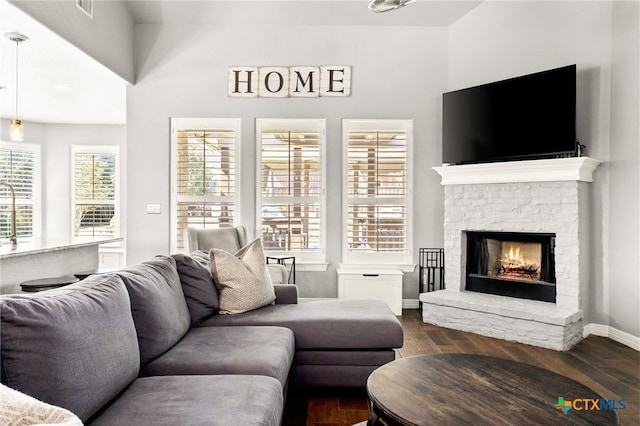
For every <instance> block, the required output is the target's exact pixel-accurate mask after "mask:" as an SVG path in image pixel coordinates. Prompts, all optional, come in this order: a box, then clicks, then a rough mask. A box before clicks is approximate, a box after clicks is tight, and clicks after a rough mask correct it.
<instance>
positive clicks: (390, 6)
mask: <svg viewBox="0 0 640 426" xmlns="http://www.w3.org/2000/svg"><path fill="white" fill-rule="evenodd" d="M414 1H415V0H371V2H369V9H370V10H371V11H372V12H376V13H381V12H388V11H390V10H394V9H400V8H401V7H404V6H406V5H408V4H409V3H413V2H414Z"/></svg>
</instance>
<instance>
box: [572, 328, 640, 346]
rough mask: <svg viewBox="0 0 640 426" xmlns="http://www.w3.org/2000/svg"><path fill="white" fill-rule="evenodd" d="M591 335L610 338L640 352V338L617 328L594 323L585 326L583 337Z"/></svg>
mask: <svg viewBox="0 0 640 426" xmlns="http://www.w3.org/2000/svg"><path fill="white" fill-rule="evenodd" d="M591 334H593V335H594V336H600V337H608V338H609V339H611V340H615V341H616V342H618V343H622V344H623V345H625V346H629V347H630V348H631V349H635V350H636V351H640V337H636V336H634V335H632V334H629V333H627V332H624V331H620V330H618V329H617V328H613V327H610V326H608V325H602V324H593V323H591V324H587V325H585V326H584V329H583V332H582V335H583V337H587V336H589V335H591Z"/></svg>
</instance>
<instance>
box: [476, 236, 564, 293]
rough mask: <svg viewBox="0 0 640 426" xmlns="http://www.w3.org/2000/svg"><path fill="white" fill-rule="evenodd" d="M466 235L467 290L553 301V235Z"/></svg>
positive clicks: (554, 290)
mask: <svg viewBox="0 0 640 426" xmlns="http://www.w3.org/2000/svg"><path fill="white" fill-rule="evenodd" d="M466 234H467V278H466V290H467V291H475V292H480V293H489V294H496V295H500V296H509V297H516V298H520V299H531V300H540V301H543V302H553V303H555V302H556V277H555V262H554V250H555V234H542V233H521V232H472V231H467V232H466Z"/></svg>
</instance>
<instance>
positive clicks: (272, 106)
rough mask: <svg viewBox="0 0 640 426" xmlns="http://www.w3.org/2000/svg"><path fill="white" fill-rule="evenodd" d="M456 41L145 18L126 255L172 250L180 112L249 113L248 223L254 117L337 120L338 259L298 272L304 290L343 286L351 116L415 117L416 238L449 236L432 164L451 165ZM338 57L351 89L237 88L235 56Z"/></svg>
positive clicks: (441, 33) (133, 102)
mask: <svg viewBox="0 0 640 426" xmlns="http://www.w3.org/2000/svg"><path fill="white" fill-rule="evenodd" d="M446 40H447V39H446V29H442V28H435V29H434V28H417V27H416V28H399V27H379V28H378V27H375V28H374V27H342V26H331V27H322V26H304V27H296V26H286V27H283V26H277V27H276V26H274V27H269V26H264V27H242V26H228V27H220V26H218V27H215V28H212V27H209V26H193V25H189V26H181V25H165V26H162V27H160V26H156V25H138V26H136V51H137V52H139V53H138V57H137V64H138V65H137V66H138V74H137V81H138V82H137V84H136V85H135V86H132V87H129V88H128V91H127V103H128V104H127V123H128V126H127V138H128V161H129V168H128V177H129V182H128V212H129V214H128V217H127V222H128V232H127V263H128V264H131V263H136V262H139V261H141V260H144V259H146V258H148V257H150V256H153V255H155V254H159V253H167V252H168V251H169V201H170V198H169V196H170V188H169V183H170V182H169V179H170V177H169V169H170V158H169V143H170V129H169V118H170V117H240V118H241V119H242V148H241V149H242V152H241V179H242V183H241V185H242V188H243V191H242V195H241V197H242V214H241V218H240V223H242V224H245V225H247V224H248V225H249V226H250V228H252V226H251V224H253V223H255V217H254V214H255V212H254V206H255V195H254V189H253V187H254V182H255V167H256V159H255V126H254V122H255V119H256V118H270V117H274V118H326V119H327V144H328V147H327V155H328V159H329V173H328V182H327V185H328V200H327V203H328V205H327V207H328V256H327V257H328V261H329V262H330V264H331V265H330V267H329V270H328V271H327V272H326V273H311V272H308V273H298V274H297V278H298V280H297V281H298V282H299V285H300V292H301V295H302V296H303V297H336V296H337V288H336V287H337V277H336V273H335V267H336V265H337V263H338V262H340V261H341V259H340V253H341V245H340V238H341V235H340V233H341V211H342V207H341V190H342V184H341V170H340V167H341V166H340V165H341V155H342V147H341V143H342V142H341V120H342V119H343V118H402V119H413V120H414V139H415V150H414V152H415V156H414V158H413V162H414V167H415V184H416V189H417V192H418V193H417V194H416V203H415V211H414V212H415V215H416V216H415V241H414V243H415V248H417V247H440V246H442V222H443V216H442V209H443V205H442V188H441V186H440V185H439V179H438V178H437V174H436V173H435V172H433V171H432V170H431V167H432V166H435V165H439V164H440V163H441V148H440V134H441V123H440V121H441V120H440V96H441V93H442V91H443V89H444V87H445V85H446V63H447V51H446V48H447V42H446ZM327 64H328V65H350V66H351V67H352V95H351V96H350V97H346V98H314V99H301V98H288V99H266V98H265V99H263V98H260V99H239V98H228V97H227V68H228V67H229V66H238V65H254V66H259V65H284V66H288V65H327ZM246 188H249V189H248V190H246ZM147 203H160V204H161V205H162V208H163V210H162V214H160V215H147V214H146V204H147ZM414 251H416V250H415V249H414ZM414 259H415V260H416V261H417V255H415V254H414ZM404 284H405V285H404V287H405V288H404V293H405V295H404V297H405V298H413V299H417V294H418V290H417V279H416V276H415V274H413V275H412V274H409V276H407V277H406V278H405V283H404Z"/></svg>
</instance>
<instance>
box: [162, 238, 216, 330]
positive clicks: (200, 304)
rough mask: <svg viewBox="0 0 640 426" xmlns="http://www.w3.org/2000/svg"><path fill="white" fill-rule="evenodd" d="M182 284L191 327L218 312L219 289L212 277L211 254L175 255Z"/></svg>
mask: <svg viewBox="0 0 640 426" xmlns="http://www.w3.org/2000/svg"><path fill="white" fill-rule="evenodd" d="M171 257H173V258H174V259H175V261H176V267H177V268H178V275H179V276H180V283H181V284H182V291H183V292H184V298H185V300H186V301H187V308H189V316H190V317H191V326H192V327H194V326H196V325H198V324H200V322H201V321H202V320H203V319H205V318H208V317H210V316H211V315H213V314H215V313H216V312H218V289H217V288H216V285H215V284H214V283H213V277H212V276H211V263H210V261H209V253H208V252H205V251H194V252H193V253H191V254H174V255H172V256H171Z"/></svg>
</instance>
